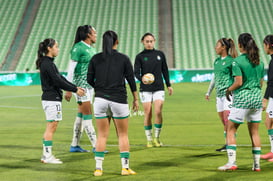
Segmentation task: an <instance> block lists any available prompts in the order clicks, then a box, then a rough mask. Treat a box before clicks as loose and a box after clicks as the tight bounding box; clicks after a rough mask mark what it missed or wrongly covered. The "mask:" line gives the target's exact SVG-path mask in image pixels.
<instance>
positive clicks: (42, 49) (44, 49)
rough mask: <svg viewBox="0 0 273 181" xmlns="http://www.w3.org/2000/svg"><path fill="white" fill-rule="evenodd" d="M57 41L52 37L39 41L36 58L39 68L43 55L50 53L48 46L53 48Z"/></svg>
mask: <svg viewBox="0 0 273 181" xmlns="http://www.w3.org/2000/svg"><path fill="white" fill-rule="evenodd" d="M55 43H56V41H55V40H54V39H52V38H48V39H45V40H44V41H42V42H40V43H39V47H38V51H37V60H36V68H37V69H39V68H40V66H41V61H42V57H44V56H45V55H46V54H47V53H48V47H50V48H52V47H53V46H54V45H55Z"/></svg>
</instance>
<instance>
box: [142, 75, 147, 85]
mask: <svg viewBox="0 0 273 181" xmlns="http://www.w3.org/2000/svg"><path fill="white" fill-rule="evenodd" d="M141 81H142V83H143V84H145V85H147V84H149V82H148V81H146V80H145V79H144V76H143V77H142V79H141Z"/></svg>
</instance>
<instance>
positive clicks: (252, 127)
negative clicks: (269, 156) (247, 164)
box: [248, 123, 261, 171]
mask: <svg viewBox="0 0 273 181" xmlns="http://www.w3.org/2000/svg"><path fill="white" fill-rule="evenodd" d="M259 124H260V123H248V130H249V135H250V138H251V142H252V154H253V167H252V169H253V171H260V155H261V141H260V136H259V131H258V130H259Z"/></svg>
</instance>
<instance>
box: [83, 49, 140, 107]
mask: <svg viewBox="0 0 273 181" xmlns="http://www.w3.org/2000/svg"><path fill="white" fill-rule="evenodd" d="M125 79H126V80H127V82H128V84H129V86H130V89H131V91H132V92H135V91H136V90H137V89H136V83H135V78H134V72H133V66H132V64H131V61H130V59H129V57H128V56H126V55H124V54H122V53H119V52H118V51H117V50H113V54H112V55H111V56H109V57H108V58H104V57H103V54H102V53H98V54H96V55H94V56H93V57H92V59H91V61H90V63H89V66H88V73H87V82H88V83H89V84H90V85H91V86H92V87H94V89H95V97H101V98H104V99H107V100H110V101H114V102H118V103H127V92H126V87H125Z"/></svg>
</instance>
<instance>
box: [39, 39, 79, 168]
mask: <svg viewBox="0 0 273 181" xmlns="http://www.w3.org/2000/svg"><path fill="white" fill-rule="evenodd" d="M58 53H59V48H58V43H57V42H56V41H55V40H53V39H45V40H44V41H43V42H41V43H40V44H39V49H38V58H37V60H36V66H37V69H39V70H40V78H41V85H42V90H43V94H42V105H43V109H44V111H45V114H46V121H47V125H46V130H45V133H44V137H43V156H42V158H41V162H43V163H52V164H62V161H61V160H59V159H57V158H55V157H54V156H53V154H52V145H53V141H52V140H53V134H54V133H55V131H56V129H57V125H58V123H59V121H61V120H62V103H61V102H62V94H63V93H62V90H61V89H64V90H67V91H72V92H76V93H77V95H79V96H83V95H84V89H82V88H79V87H76V86H75V85H74V84H72V83H70V82H68V81H67V80H66V79H65V78H64V77H63V76H61V75H60V74H59V71H58V69H57V67H56V66H55V64H54V62H53V61H54V58H55V57H56V56H57V55H58Z"/></svg>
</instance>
